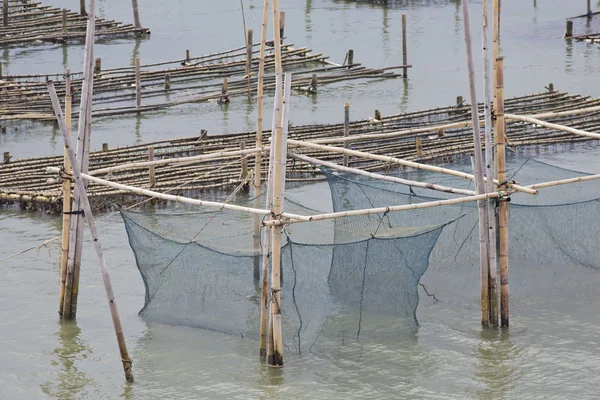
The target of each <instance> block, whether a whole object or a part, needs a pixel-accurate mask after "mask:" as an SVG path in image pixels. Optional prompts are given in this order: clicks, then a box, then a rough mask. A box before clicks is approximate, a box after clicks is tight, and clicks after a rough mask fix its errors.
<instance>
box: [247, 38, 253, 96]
mask: <svg viewBox="0 0 600 400" xmlns="http://www.w3.org/2000/svg"><path fill="white" fill-rule="evenodd" d="M246 76H247V77H248V98H250V97H251V93H252V92H251V91H250V90H251V89H250V82H251V77H252V29H248V38H247V39H246Z"/></svg>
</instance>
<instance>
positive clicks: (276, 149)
mask: <svg viewBox="0 0 600 400" xmlns="http://www.w3.org/2000/svg"><path fill="white" fill-rule="evenodd" d="M279 23H280V14H279V0H273V39H274V45H275V60H276V61H275V76H278V77H279V78H280V79H281V78H282V73H283V71H282V66H281V37H280V33H281V31H280V26H279ZM282 98H283V96H282ZM282 117H283V110H282V107H280V109H279V112H278V113H277V119H276V125H275V131H274V135H273V205H272V207H271V212H272V214H273V215H274V216H278V215H279V214H281V213H282V212H283V204H284V203H283V201H284V200H283V191H284V185H283V183H284V182H283V180H284V179H285V178H284V176H285V175H284V174H285V165H286V164H285V163H286V160H285V159H284V158H283V156H284V149H283V146H284V145H285V141H284V138H283V126H282ZM281 234H282V226H281V225H278V226H275V227H273V229H272V233H271V242H272V250H271V253H272V254H271V337H272V338H273V339H272V342H273V350H272V352H271V353H267V359H268V363H269V365H273V366H283V338H282V332H281Z"/></svg>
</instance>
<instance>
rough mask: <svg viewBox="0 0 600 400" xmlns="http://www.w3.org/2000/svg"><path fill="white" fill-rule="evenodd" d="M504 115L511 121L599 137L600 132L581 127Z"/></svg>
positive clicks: (522, 116)
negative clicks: (576, 127) (588, 130)
mask: <svg viewBox="0 0 600 400" xmlns="http://www.w3.org/2000/svg"><path fill="white" fill-rule="evenodd" d="M504 115H505V116H506V118H509V119H512V120H513V121H522V122H529V123H531V124H535V125H539V126H543V127H546V128H550V129H556V130H558V131H563V132H569V133H572V134H574V135H580V136H587V137H590V138H594V139H600V133H593V132H587V131H583V130H581V129H575V128H570V127H568V126H564V125H559V124H553V123H551V122H546V121H542V120H541V119H537V118H533V117H526V116H524V115H514V114H504Z"/></svg>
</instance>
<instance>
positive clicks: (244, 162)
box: [240, 140, 248, 187]
mask: <svg viewBox="0 0 600 400" xmlns="http://www.w3.org/2000/svg"><path fill="white" fill-rule="evenodd" d="M240 150H241V151H244V150H246V142H245V141H243V140H242V141H241V142H240ZM247 177H248V156H247V155H246V154H241V155H240V180H241V181H242V182H243V181H245V180H246V178H247ZM244 187H247V186H246V185H244Z"/></svg>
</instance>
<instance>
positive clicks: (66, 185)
mask: <svg viewBox="0 0 600 400" xmlns="http://www.w3.org/2000/svg"><path fill="white" fill-rule="evenodd" d="M71 101H72V98H71V72H70V70H69V69H67V74H66V96H65V125H66V127H67V136H68V140H69V142H70V141H71ZM63 168H64V172H63V184H62V194H63V217H62V244H61V250H62V253H61V259H60V287H59V306H58V315H59V316H60V318H62V316H63V310H64V305H65V303H64V301H65V284H66V281H67V264H68V259H69V226H70V223H71V216H70V214H69V213H70V212H71V162H70V161H69V152H68V151H67V149H66V148H65V150H64V161H63Z"/></svg>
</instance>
